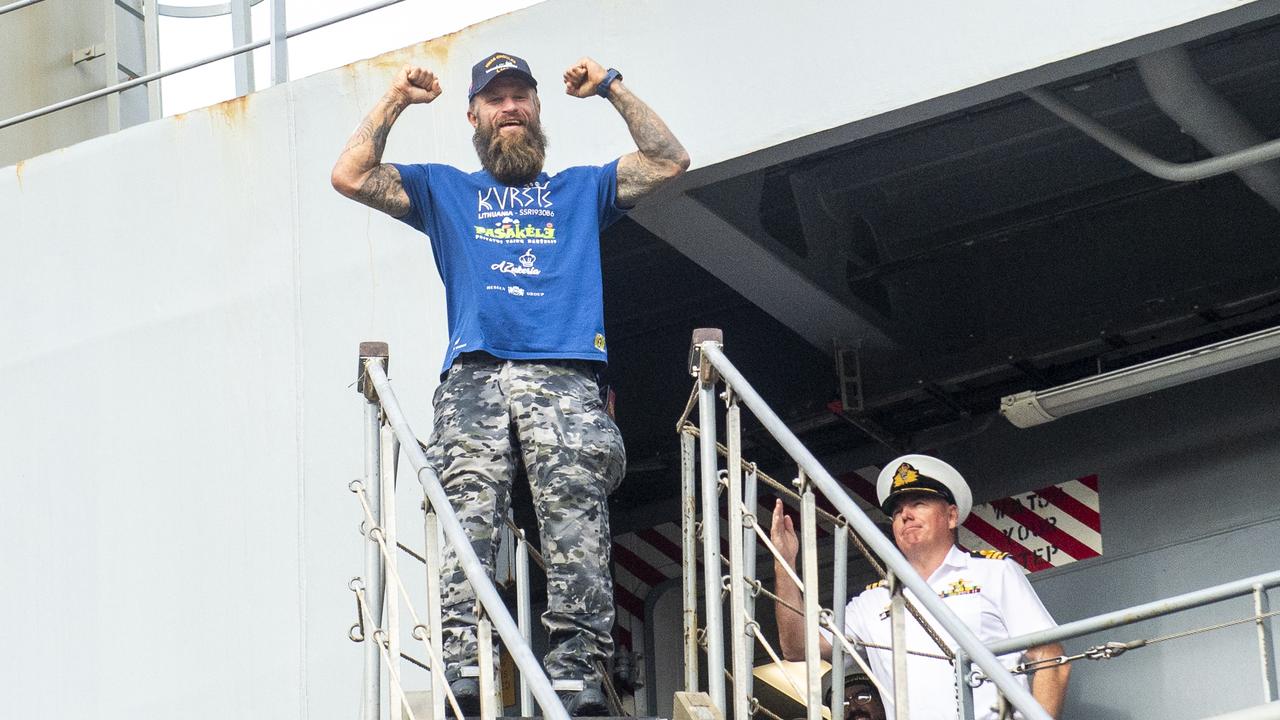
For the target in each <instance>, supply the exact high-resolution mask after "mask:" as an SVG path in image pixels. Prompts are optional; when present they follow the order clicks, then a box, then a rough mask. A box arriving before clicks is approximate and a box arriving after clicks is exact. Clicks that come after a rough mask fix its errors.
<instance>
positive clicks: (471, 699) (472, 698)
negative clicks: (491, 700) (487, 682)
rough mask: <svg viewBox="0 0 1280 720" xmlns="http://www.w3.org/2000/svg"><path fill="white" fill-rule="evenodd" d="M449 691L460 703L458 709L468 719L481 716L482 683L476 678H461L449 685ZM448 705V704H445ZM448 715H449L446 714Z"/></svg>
mask: <svg viewBox="0 0 1280 720" xmlns="http://www.w3.org/2000/svg"><path fill="white" fill-rule="evenodd" d="M449 691H450V692H452V693H453V697H454V699H455V700H457V701H458V709H459V710H462V714H463V715H464V716H467V717H475V716H476V715H479V714H480V681H479V680H477V679H475V678H469V677H460V678H458V679H457V680H454V681H452V682H450V683H449ZM445 705H448V702H446V703H445ZM445 714H446V715H447V714H448V713H445Z"/></svg>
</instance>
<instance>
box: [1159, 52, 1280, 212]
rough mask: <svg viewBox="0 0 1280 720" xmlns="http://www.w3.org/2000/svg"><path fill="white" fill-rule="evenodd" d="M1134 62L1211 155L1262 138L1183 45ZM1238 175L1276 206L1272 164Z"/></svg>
mask: <svg viewBox="0 0 1280 720" xmlns="http://www.w3.org/2000/svg"><path fill="white" fill-rule="evenodd" d="M1135 64H1136V65H1137V66H1138V75H1139V76H1141V77H1142V83H1143V84H1144V85H1146V86H1147V93H1148V94H1150V95H1151V99H1152V100H1154V101H1155V104H1156V106H1157V107H1159V108H1160V109H1161V110H1162V111H1164V114H1165V115H1168V116H1169V117H1170V118H1172V119H1173V121H1174V122H1176V123H1177V124H1178V128H1179V129H1180V130H1181V131H1182V132H1183V133H1186V134H1187V135H1190V136H1191V137H1193V138H1195V139H1196V142H1198V143H1200V144H1201V145H1203V146H1204V147H1205V149H1207V150H1208V151H1209V152H1210V153H1213V154H1214V155H1222V154H1224V153H1229V152H1234V151H1236V150H1240V149H1243V148H1248V147H1251V146H1253V145H1257V144H1258V143H1263V142H1266V140H1267V137H1266V136H1265V135H1263V134H1262V133H1260V132H1258V131H1257V129H1255V128H1254V127H1253V126H1252V125H1251V124H1250V123H1249V121H1248V120H1247V119H1245V118H1244V117H1243V116H1242V115H1240V113H1239V112H1237V111H1236V109H1235V108H1233V107H1232V106H1231V103H1229V102H1227V100H1226V98H1224V97H1222V95H1220V94H1218V92H1217V91H1215V90H1214V89H1213V88H1212V87H1210V86H1209V83H1207V82H1205V81H1204V78H1202V77H1200V73H1198V72H1196V68H1195V65H1194V64H1193V63H1192V61H1191V53H1190V52H1189V51H1188V50H1187V48H1186V47H1185V46H1182V45H1175V46H1174V47H1171V48H1165V49H1164V50H1158V51H1156V52H1153V53H1150V54H1148V55H1143V56H1141V57H1139V58H1138V59H1137V60H1135ZM1236 175H1237V176H1238V177H1239V178H1240V180H1241V181H1242V182H1243V183H1244V184H1245V185H1246V186H1247V187H1248V188H1249V189H1250V190H1252V191H1254V192H1255V193H1257V194H1258V195H1259V196H1260V197H1262V199H1264V200H1266V201H1267V203H1268V204H1270V205H1271V207H1273V208H1276V209H1277V210H1280V171H1278V168H1277V167H1276V166H1275V165H1266V164H1258V165H1253V166H1250V167H1246V168H1241V169H1240V170H1238V171H1236Z"/></svg>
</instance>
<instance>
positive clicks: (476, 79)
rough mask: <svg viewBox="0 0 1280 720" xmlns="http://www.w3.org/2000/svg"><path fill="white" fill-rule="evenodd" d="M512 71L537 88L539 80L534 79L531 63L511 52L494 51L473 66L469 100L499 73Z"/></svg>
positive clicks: (468, 93)
mask: <svg viewBox="0 0 1280 720" xmlns="http://www.w3.org/2000/svg"><path fill="white" fill-rule="evenodd" d="M506 73H510V74H511V76H512V77H518V78H520V79H522V80H524V81H525V82H527V83H529V84H530V85H532V86H533V87H534V89H537V87H538V81H537V80H534V79H533V73H532V72H531V71H530V70H529V63H527V62H525V61H524V60H522V59H520V58H518V57H516V56H515V55H512V54H510V53H500V52H498V53H494V54H492V55H490V56H489V57H487V58H485V59H483V60H481V61H480V62H478V63H476V64H475V65H473V66H471V88H470V89H469V90H467V102H471V99H472V98H474V97H475V96H476V93H479V92H480V91H481V90H484V88H485V86H486V85H488V84H489V83H490V82H492V81H493V79H494V78H496V77H498V76H499V75H503V74H506Z"/></svg>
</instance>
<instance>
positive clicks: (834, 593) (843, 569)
mask: <svg viewBox="0 0 1280 720" xmlns="http://www.w3.org/2000/svg"><path fill="white" fill-rule="evenodd" d="M832 538H833V539H832V542H833V544H834V547H833V548H832V562H833V571H832V578H831V624H832V625H834V626H835V627H836V630H837V632H840V633H844V608H845V603H846V602H847V600H848V597H849V596H848V584H849V582H848V581H849V529H848V528H847V527H846V526H845V524H844V522H843V521H842V520H841V519H839V518H837V520H836V527H835V532H834V533H832ZM830 707H831V717H832V718H834V720H840V718H842V717H844V647H843V646H842V645H841V644H840V643H838V642H832V643H831V706H830Z"/></svg>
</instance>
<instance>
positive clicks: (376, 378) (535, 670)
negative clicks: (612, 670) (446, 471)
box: [367, 363, 569, 720]
mask: <svg viewBox="0 0 1280 720" xmlns="http://www.w3.org/2000/svg"><path fill="white" fill-rule="evenodd" d="M367 371H368V375H369V379H370V380H371V381H372V383H373V386H374V388H375V390H376V391H377V394H378V398H379V399H380V400H381V401H382V410H383V412H384V413H385V414H386V417H387V421H388V422H389V423H390V424H391V427H392V428H394V429H395V431H396V435H397V436H399V438H400V443H401V446H402V447H404V448H405V449H406V452H407V454H408V459H409V463H410V464H411V465H412V466H413V468H414V470H415V471H416V472H417V477H418V481H419V482H420V483H421V484H422V491H423V492H424V493H426V495H427V499H428V500H429V501H430V503H431V507H433V508H437V509H438V510H437V512H438V515H437V517H438V519H439V522H440V526H441V528H442V529H443V530H444V536H445V538H447V539H448V541H449V543H450V544H451V545H453V548H454V552H456V553H457V554H458V563H459V564H460V565H461V566H462V572H463V574H464V575H466V578H467V581H468V582H470V583H471V587H472V588H473V589H474V590H475V594H476V598H477V599H479V601H480V604H481V606H482V607H483V608H484V611H485V612H486V613H487V614H488V615H489V618H490V620H491V622H492V623H493V625H494V627H495V628H496V629H497V630H498V637H500V638H502V642H503V643H505V644H506V647H507V650H508V651H509V652H510V653H511V656H512V658H513V659H514V660H515V663H516V666H517V667H519V668H520V672H522V673H526V674H528V676H529V682H530V685H532V689H533V696H534V698H536V699H537V701H538V705H539V706H540V707H541V708H542V714H543V717H546V718H549V720H569V714H568V713H567V712H565V709H564V704H563V703H561V702H560V698H559V696H557V695H556V692H555V690H553V689H552V688H551V682H550V680H548V679H547V676H546V674H544V673H543V672H542V668H541V666H540V665H539V663H538V659H537V658H535V657H534V656H533V650H531V649H530V648H529V645H528V644H527V643H525V642H524V639H523V638H521V637H520V628H518V627H516V623H515V620H513V619H512V618H511V613H509V612H507V608H506V606H505V605H503V602H502V596H501V595H499V594H498V590H497V588H495V587H494V586H493V583H492V582H490V581H489V576H488V574H487V573H486V572H485V569H484V566H483V565H481V564H480V559H479V558H477V557H476V553H475V550H474V549H472V547H471V542H470V540H469V539H468V538H467V533H466V531H465V530H463V529H462V525H461V523H459V522H458V518H457V516H456V515H454V513H453V509H452V506H451V505H450V504H449V498H448V497H447V496H446V495H445V493H444V487H442V486H441V484H440V478H439V477H438V476H437V475H436V473H435V471H434V470H432V469H431V467H430V466H429V465H428V463H427V457H426V455H425V454H424V453H423V452H422V447H421V446H420V445H419V444H418V440H417V436H415V435H414V434H413V430H412V429H411V428H410V427H409V423H408V422H407V421H406V420H405V417H404V412H403V411H402V410H401V409H400V403H399V401H398V400H396V396H395V393H394V392H393V391H392V390H391V383H390V382H389V381H388V380H387V374H386V372H384V371H383V369H382V366H381V365H379V364H377V363H368V365H367Z"/></svg>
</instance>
